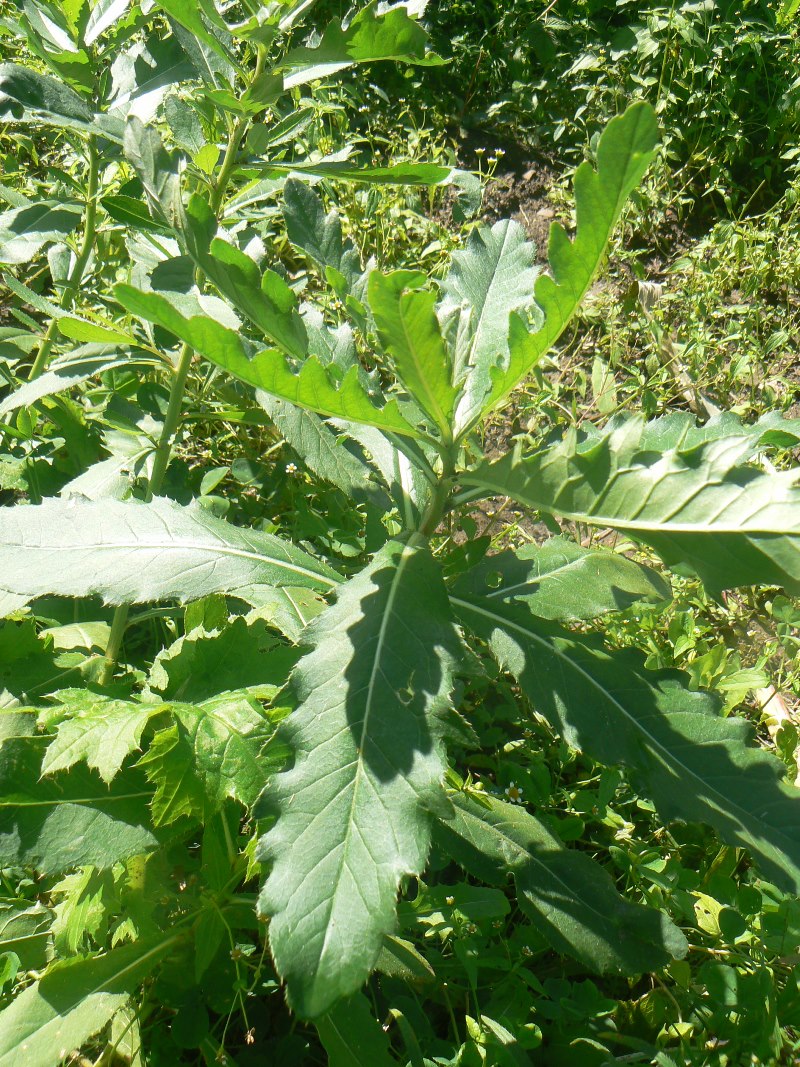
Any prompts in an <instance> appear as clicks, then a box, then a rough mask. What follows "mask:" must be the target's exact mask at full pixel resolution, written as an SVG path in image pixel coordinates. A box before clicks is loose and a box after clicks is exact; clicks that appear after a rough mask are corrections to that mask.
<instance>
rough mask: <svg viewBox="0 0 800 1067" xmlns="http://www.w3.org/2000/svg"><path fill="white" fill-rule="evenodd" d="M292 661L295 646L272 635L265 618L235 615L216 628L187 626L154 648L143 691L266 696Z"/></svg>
mask: <svg viewBox="0 0 800 1067" xmlns="http://www.w3.org/2000/svg"><path fill="white" fill-rule="evenodd" d="M296 662H297V651H296V650H295V649H294V648H290V647H287V646H286V644H285V642H282V641H280V640H279V639H278V638H276V637H275V635H274V634H273V633H271V632H270V630H269V629H268V628H267V625H266V623H265V622H263V621H262V620H257V619H255V620H252V621H249V620H246V619H244V618H241V617H240V618H237V619H234V620H233V621H232V622H231V623H230V625H228V626H225V627H224V629H222V630H219V631H214V632H211V633H207V632H206V631H205V630H202V629H197V630H192V631H191V633H187V634H185V635H184V636H183V637H179V638H178V640H177V641H175V642H174V643H173V644H172V645H170V646H169V647H168V648H165V649H163V650H162V651H161V652H159V654H158V655H157V656H156V658H155V662H154V663H153V667H152V669H151V671H150V677H149V679H148V690H149V691H150V692H153V693H159V694H161V695H162V696H163V697H164V699H169V700H180V701H184V702H192V701H197V700H205V699H207V698H208V697H212V696H216V695H217V694H218V693H224V692H226V691H228V690H231V689H236V690H247V691H248V692H249V693H250V694H251V695H252V696H254V697H257V698H258V699H259V700H271V699H272V698H273V697H274V696H275V694H276V693H277V692H278V691H279V690H280V689H282V688H283V686H284V685H285V684H286V681H287V679H288V677H289V673H290V672H291V669H292V667H294V665H295V663H296Z"/></svg>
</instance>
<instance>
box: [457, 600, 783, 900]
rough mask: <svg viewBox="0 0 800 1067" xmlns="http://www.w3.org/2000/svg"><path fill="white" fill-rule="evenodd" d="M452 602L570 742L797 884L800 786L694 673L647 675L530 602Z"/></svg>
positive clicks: (632, 656) (640, 661)
mask: <svg viewBox="0 0 800 1067" xmlns="http://www.w3.org/2000/svg"><path fill="white" fill-rule="evenodd" d="M452 603H453V605H454V607H455V609H456V610H457V612H458V614H459V616H460V617H461V618H462V619H463V620H464V622H465V623H466V624H467V625H468V626H469V628H470V629H471V630H473V631H474V632H475V633H476V634H477V635H478V636H480V637H482V638H484V639H485V640H486V641H488V642H489V646H490V648H491V649H492V652H493V653H494V655H495V657H496V658H497V660H498V662H499V663H500V665H501V666H502V667H503V668H504V669H506V670H508V671H510V673H511V674H513V675H514V677H515V678H516V679H517V681H518V682H519V684H520V685H521V686H522V688H523V690H524V691H525V692H526V694H527V695H528V697H529V698H530V700H531V701H532V703H533V704H534V706H535V707H536V710H537V711H538V712H540V713H541V714H542V715H545V716H546V717H547V718H548V720H549V721H550V723H551V724H552V726H553V728H554V729H556V730H558V731H559V732H560V733H561V735H562V736H563V737H564V739H565V740H566V741H567V742H568V743H569V744H570V745H572V746H573V747H575V748H579V749H581V750H582V751H583V752H586V753H587V755H589V756H591V758H592V759H596V760H598V761H599V762H600V763H605V764H610V765H613V764H618V763H621V764H623V765H624V766H626V767H629V768H631V770H632V771H633V772H635V775H636V778H637V779H638V781H639V782H640V784H641V789H642V791H643V792H645V793H646V794H647V795H648V796H650V797H652V799H653V800H654V801H655V803H656V807H657V808H658V811H659V813H660V814H661V816H662V818H664V819H676V818H677V819H688V820H691V821H695V822H706V823H708V824H709V825H711V826H713V827H714V829H715V830H716V831H717V832H718V833H719V835H720V836H721V837H722V838H723V840H725V841H727V842H728V843H730V844H733V845H737V846H740V847H744V848H747V849H749V850H750V852H751V853H752V855H753V856H754V858H755V859H756V860H757V862H758V863H759V865H760V866H761V869H762V870H763V871H764V873H765V874H766V875H767V876H768V877H769V878H771V879H772V880H773V881H775V882H776V883H777V884H778V885H780V886H783V887H784V888H786V889H787V890H788V891H790V892H793V893H796V892H797V891H798V888H800V793H798V791H797V790H796V789H795V788H793V787H791V786H789V785H787V784H785V782H783V781H782V778H783V773H784V768H783V765H782V764H781V762H780V761H779V760H778V759H776V758H775V757H774V756H772V755H770V754H768V753H767V752H765V751H764V750H763V749H759V748H755V747H754V746H752V745H751V744H749V743H748V742H749V741H750V739H751V735H752V729H751V727H750V724H749V723H748V722H747V721H746V720H744V719H740V718H737V717H736V716H731V717H729V718H723V717H722V716H721V715H720V714H719V708H720V701H719V700H718V699H717V698H716V697H715V696H713V695H712V694H710V693H708V692H702V691H701V692H690V691H689V690H688V688H687V685H688V681H689V679H688V676H687V675H685V674H682V673H681V672H679V671H648V670H646V669H645V667H644V658H643V656H642V655H641V654H640V653H639V652H637V651H634V650H632V649H626V650H623V651H620V652H610V651H608V650H607V649H605V648H604V647H603V645H602V643H600V642H599V641H595V640H594V638H592V637H588V636H585V635H582V634H573V633H570V632H569V631H567V630H562V629H561V628H560V627H558V626H556V625H554V624H552V623H546V622H542V621H540V620H538V619H536V618H534V617H533V616H532V615H531V613H530V611H529V610H528V609H527V608H526V607H525V606H524V605H521V604H503V603H499V602H496V601H494V602H491V603H486V602H485V601H481V600H477V599H475V600H466V599H460V598H459V599H456V598H453V600H452Z"/></svg>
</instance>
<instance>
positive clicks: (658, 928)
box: [435, 793, 688, 974]
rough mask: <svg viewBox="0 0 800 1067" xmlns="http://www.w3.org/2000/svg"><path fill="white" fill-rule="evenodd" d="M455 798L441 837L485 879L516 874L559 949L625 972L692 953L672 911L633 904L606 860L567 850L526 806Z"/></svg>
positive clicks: (439, 826) (520, 894)
mask: <svg viewBox="0 0 800 1067" xmlns="http://www.w3.org/2000/svg"><path fill="white" fill-rule="evenodd" d="M450 799H451V801H452V803H453V811H452V814H451V815H450V816H449V817H448V818H441V819H439V820H438V821H437V823H436V828H435V834H436V837H437V839H438V840H439V842H440V843H441V844H442V846H443V847H444V849H445V850H446V851H447V852H448V853H449V854H450V855H451V856H452V857H453V858H454V859H455V860H456V861H457V862H458V863H460V864H461V865H462V866H463V867H465V868H466V870H467V871H469V873H470V874H472V875H473V876H475V877H476V878H480V879H481V880H482V881H488V882H490V883H492V884H502V882H503V881H504V879H505V877H506V875H507V874H513V876H514V882H515V884H516V889H517V899H518V901H519V905H520V907H521V909H522V910H523V911H524V912H525V914H526V915H527V916H528V917H529V918H530V919H531V921H532V922H533V923H534V924H535V925H536V928H537V930H538V931H539V932H540V933H541V934H543V936H544V937H545V938H546V939H547V940H548V941H549V943H550V944H551V945H552V946H553V948H555V949H556V950H557V951H559V952H566V953H568V954H569V955H572V956H574V957H576V958H577V959H579V960H580V961H581V962H582V963H584V964H585V965H586V966H587V967H591V968H592V969H593V970H597V971H600V972H608V971H612V972H614V971H616V972H617V973H621V974H637V973H641V972H643V971H652V970H657V969H658V968H659V967H663V966H664V964H665V963H668V962H669V960H670V959H671V958H673V957H681V956H683V955H685V954H686V950H687V947H688V946H687V944H686V939H685V938H684V936H683V934H682V933H681V932H680V930H678V929H677V927H675V926H673V924H672V923H671V922H670V921H669V919H668V918H667V917H666V916H665V915H662V914H661V913H660V912H658V911H656V910H655V909H653V908H646V907H643V906H641V905H637V904H631V903H629V902H628V901H626V900H625V899H624V897H622V896H620V894H619V893H618V892H617V891H616V889H615V888H614V884H613V882H612V881H611V878H610V877H609V876H608V874H607V873H606V871H604V870H603V868H602V867H600V866H599V864H597V863H595V862H594V861H593V860H592V859H590V857H589V856H587V855H586V854H585V853H583V852H579V851H577V850H575V849H568V848H565V847H564V845H563V844H562V842H561V841H560V840H559V838H558V837H556V835H555V834H553V833H552V832H551V831H550V830H548V829H547V827H546V826H544V824H543V823H541V822H540V821H539V820H538V819H536V818H534V816H533V815H530V814H529V813H528V812H527V811H525V810H524V809H523V808H520V807H517V806H515V805H514V804H507V803H505V802H504V801H502V800H497V799H494V798H490V797H487V796H484V797H481V798H480V801H478V800H477V799H472V798H470V797H469V796H468V795H466V794H464V793H455V794H452V795H451V797H450Z"/></svg>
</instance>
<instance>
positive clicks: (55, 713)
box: [40, 689, 168, 783]
mask: <svg viewBox="0 0 800 1067" xmlns="http://www.w3.org/2000/svg"><path fill="white" fill-rule="evenodd" d="M55 700H56V701H57V706H56V707H55V708H52V709H48V710H47V711H44V712H42V714H41V716H40V719H41V720H42V721H43V723H44V724H45V725H47V726H50V727H52V725H53V723H54V721H57V722H58V725H57V726H56V727H55V729H56V736H55V740H53V741H51V742H50V744H49V745H48V748H47V751H46V752H45V755H44V759H43V761H42V774H54V773H55V772H56V771H64V770H67V769H68V768H70V767H72V766H74V765H75V764H76V763H78V762H80V761H82V760H83V761H85V762H86V764H87V765H88V766H89V767H93V768H94V769H95V770H96V771H97V773H98V774H99V775H100V777H101V778H102V779H103V781H104V782H107V783H108V782H111V781H112V779H113V778H115V777H116V775H117V774H118V773H119V772H120V770H121V769H122V764H123V763H124V761H125V758H126V757H127V756H129V755H130V753H131V752H135V751H136V750H137V749H138V748H139V746H140V744H141V740H142V734H143V733H144V728H145V726H146V725H147V723H148V721H149V720H150V718H151V717H152V716H153V715H156V714H158V713H159V712H161V711H165V710H166V709H167V708H168V705H166V704H163V703H149V704H140V703H136V702H135V701H132V700H115V699H113V698H110V697H105V696H102V695H100V694H94V693H89V692H87V691H86V690H85V689H63V690H61V691H60V692H59V693H57V694H56V696H55Z"/></svg>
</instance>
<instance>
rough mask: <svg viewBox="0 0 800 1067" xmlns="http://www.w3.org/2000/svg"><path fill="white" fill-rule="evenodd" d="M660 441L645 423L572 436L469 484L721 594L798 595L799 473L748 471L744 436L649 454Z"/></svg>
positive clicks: (502, 463)
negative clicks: (639, 553) (614, 541)
mask: <svg viewBox="0 0 800 1067" xmlns="http://www.w3.org/2000/svg"><path fill="white" fill-rule="evenodd" d="M790 427H791V424H790ZM767 432H768V431H766V430H765V431H764V433H767ZM769 432H771V433H773V434H775V435H778V436H779V435H780V431H779V430H778V429H772V430H771V431H769ZM654 436H656V434H655V431H652V430H650V429H649V428H648V426H647V424H645V422H644V421H643V419H641V418H638V417H636V418H632V419H628V420H626V421H624V422H622V423H619V422H617V423H614V424H612V425H611V426H610V427H607V428H606V429H605V430H604V431H602V432H601V433H599V434H597V435H596V436H594V435H593V436H590V437H588V438H586V439H585V440H583V441H581V440H579V438H578V435H577V433H576V432H575V431H574V430H571V431H569V432H568V433H567V434H566V436H565V437H564V438H563V440H562V441H561V442H559V443H558V444H557V445H555V446H551V447H548V448H545V449H542V450H541V451H539V452H535V453H533V454H532V455H528V456H526V455H524V454H522V453H521V452H519V451H517V452H514V453H511V454H509V455H508V456H505V457H504V458H503V459H501V460H499V461H498V462H496V463H493V464H485V465H483V466H482V467H479V468H478V469H477V470H476V471H473V472H470V473H468V474H465V475H464V476H463V479H462V480H463V482H464V484H465V485H476V486H480V488H481V489H483V490H485V491H486V492H487V493H492V494H494V493H498V494H507V495H508V496H511V497H513V498H514V499H515V500H518V501H519V502H520V503H522V504H526V505H528V506H529V507H532V508H536V509H539V510H542V511H547V512H550V513H552V514H555V515H560V516H562V517H564V518H567V519H571V520H573V521H575V522H585V523H589V524H590V525H593V526H603V527H606V526H610V527H612V528H613V529H617V530H621V531H623V532H624V533H626V534H628V535H629V536H631V537H633V538H636V539H637V540H639V541H643V542H645V543H646V544H649V545H651V546H652V547H653V548H654V549H655V550H656V551H657V552H658V554H659V555H660V556H661V557H662V559H663V560H664V561H665V562H666V563H667V564H668V565H670V566H674V565H678V564H683V565H688V566H689V567H691V568H693V569H694V570H695V571H696V573H697V574H698V575H699V576H700V577H701V578H702V580H703V582H704V583H705V584H706V586H707V587H708V588H709V589H710V590H711V591H712V592H714V593H716V592H719V591H720V590H722V589H730V588H733V587H735V586H739V585H752V584H757V583H762V584H766V585H782V586H784V587H785V588H786V589H787V590H789V591H790V592H800V488H798V487H797V485H796V484H795V483H796V481H797V472H796V471H778V472H774V473H770V474H765V473H763V471H760V470H759V469H758V468H756V467H754V466H750V465H748V464H746V463H744V462H743V460H744V459H747V458H749V457H750V456H751V454H752V453H753V451H754V449H755V447H756V445H757V440H758V438H757V436H756V435H755V434H754V433H753V432H752V431H750V430H747V429H743V430H742V431H741V432H738V433H736V434H735V435H731V436H725V437H716V436H710V439H707V440H705V441H703V440H702V439H701V440H700V441H699V443H694V441H693V440H692V439H691V437H690V438H689V444H688V446H686V445H682V446H678V447H674V448H670V449H667V450H665V451H663V452H659V451H656V450H655V449H654V448H653V447H652V442H651V438H652V437H654ZM656 439H657V437H656Z"/></svg>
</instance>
